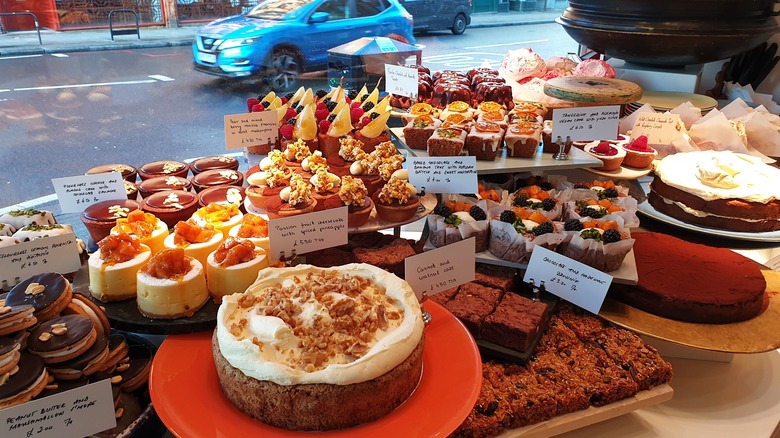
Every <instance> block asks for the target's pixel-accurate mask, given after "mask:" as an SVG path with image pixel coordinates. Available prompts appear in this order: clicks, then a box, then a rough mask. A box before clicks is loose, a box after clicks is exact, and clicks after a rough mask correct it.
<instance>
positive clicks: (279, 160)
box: [268, 149, 287, 168]
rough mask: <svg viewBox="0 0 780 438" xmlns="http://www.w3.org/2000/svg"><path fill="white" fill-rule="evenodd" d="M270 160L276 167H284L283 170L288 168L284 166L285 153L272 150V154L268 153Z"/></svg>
mask: <svg viewBox="0 0 780 438" xmlns="http://www.w3.org/2000/svg"><path fill="white" fill-rule="evenodd" d="M268 158H269V159H270V160H271V163H272V165H273V166H275V167H282V168H286V167H287V166H286V165H285V164H284V153H283V152H282V151H280V150H278V149H272V150H271V152H269V153H268Z"/></svg>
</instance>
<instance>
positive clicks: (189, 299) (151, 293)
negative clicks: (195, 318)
mask: <svg viewBox="0 0 780 438" xmlns="http://www.w3.org/2000/svg"><path fill="white" fill-rule="evenodd" d="M137 282H138V297H137V302H138V311H139V312H141V314H142V315H144V316H146V317H147V318H152V319H175V318H182V317H190V316H192V315H194V314H195V312H197V311H198V310H199V309H200V308H201V307H203V305H204V304H206V301H208V299H209V291H208V288H207V286H206V275H205V271H204V270H203V265H202V264H201V263H200V262H199V261H198V260H197V259H195V258H193V257H190V256H187V255H185V254H184V250H183V249H181V248H173V249H164V250H162V251H160V252H158V253H157V254H155V255H154V257H152V258H151V259H149V262H148V263H147V264H146V265H144V267H143V268H141V270H140V271H138V275H137Z"/></svg>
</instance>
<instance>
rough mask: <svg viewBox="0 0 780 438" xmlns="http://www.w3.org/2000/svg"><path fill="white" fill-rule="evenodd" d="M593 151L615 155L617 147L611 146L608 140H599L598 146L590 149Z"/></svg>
mask: <svg viewBox="0 0 780 438" xmlns="http://www.w3.org/2000/svg"><path fill="white" fill-rule="evenodd" d="M592 151H593V152H595V153H597V154H601V155H615V154H617V149H615V148H613V147H612V146H610V145H609V142H606V141H601V142H599V144H598V146H596V147H595V148H593V149H592Z"/></svg>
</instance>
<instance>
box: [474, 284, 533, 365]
mask: <svg viewBox="0 0 780 438" xmlns="http://www.w3.org/2000/svg"><path fill="white" fill-rule="evenodd" d="M546 313H547V304H545V303H542V302H540V301H533V300H529V299H528V298H525V297H522V296H520V295H518V294H515V293H511V292H510V293H507V294H505V295H504V298H503V299H502V300H501V301H500V302H499V304H498V306H496V310H495V311H494V312H493V313H492V314H490V315H489V316H488V317H487V318H486V319H485V322H484V323H483V324H482V331H481V332H480V336H481V338H482V339H484V340H486V341H490V342H493V343H496V344H498V345H502V346H504V347H507V348H511V349H513V350H517V351H525V350H527V349H528V348H529V347H530V346H531V343H533V341H534V339H535V338H536V335H537V334H538V333H539V330H540V328H541V324H542V321H543V319H544V317H545V314H546Z"/></svg>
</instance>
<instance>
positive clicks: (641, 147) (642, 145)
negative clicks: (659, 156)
mask: <svg viewBox="0 0 780 438" xmlns="http://www.w3.org/2000/svg"><path fill="white" fill-rule="evenodd" d="M624 147H625V148H626V149H630V150H632V151H637V152H655V149H653V148H651V147H650V146H648V145H647V136H646V135H640V136H639V137H637V138H636V140H634V141H632V142H631V143H629V144H627V145H625V146H624Z"/></svg>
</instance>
